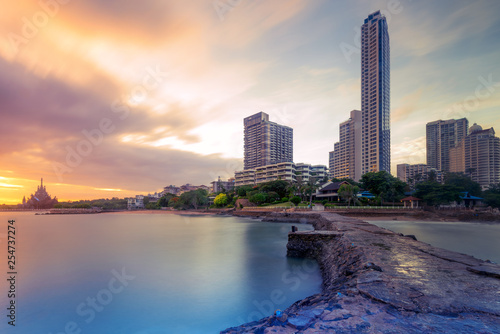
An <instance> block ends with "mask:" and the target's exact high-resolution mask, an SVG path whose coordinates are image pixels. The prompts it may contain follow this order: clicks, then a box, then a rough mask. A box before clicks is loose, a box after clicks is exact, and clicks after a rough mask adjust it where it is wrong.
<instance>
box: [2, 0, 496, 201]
mask: <svg viewBox="0 0 500 334" xmlns="http://www.w3.org/2000/svg"><path fill="white" fill-rule="evenodd" d="M41 3H43V4H45V5H44V6H41V5H40V4H39V3H32V2H27V1H20V2H17V3H9V5H8V6H5V8H4V10H3V11H2V13H0V37H1V38H0V69H1V70H2V73H4V76H2V78H1V79H0V113H1V117H2V122H1V123H0V139H1V140H2V150H1V151H0V203H7V204H16V203H20V201H21V199H22V196H23V194H27V193H30V192H31V189H34V188H36V185H37V184H38V183H39V179H40V177H43V178H44V181H45V183H46V184H48V185H50V189H51V193H53V194H55V195H57V196H58V198H59V199H60V200H62V201H64V200H73V199H87V198H103V197H104V198H106V197H127V196H132V195H135V194H137V193H147V192H151V191H155V190H159V189H161V188H163V187H164V186H166V185H169V184H184V183H188V182H189V183H193V184H202V183H203V184H209V183H210V182H211V181H213V180H216V179H217V177H218V176H221V177H222V178H223V179H226V178H228V177H231V173H233V175H234V171H236V170H242V169H243V127H242V125H241V120H242V119H243V118H245V117H247V116H248V115H253V114H255V113H257V112H259V111H263V112H265V113H267V114H269V116H270V119H272V120H273V121H274V122H276V123H278V124H282V125H285V126H289V127H291V128H293V129H294V161H295V162H306V163H311V164H322V165H328V152H330V151H332V150H333V148H334V147H333V145H334V143H335V142H336V141H337V140H338V138H339V124H340V123H342V122H344V121H345V120H346V119H348V118H349V112H350V111H351V110H353V109H360V110H361V103H360V102H361V100H360V97H361V80H360V77H361V73H360V71H361V68H360V66H359V64H360V60H361V55H360V53H361V48H360V46H361V44H360V35H361V32H360V27H361V25H362V24H363V21H364V19H365V18H366V17H367V16H368V15H369V14H371V13H373V12H375V11H377V10H381V11H382V13H383V14H384V15H386V17H387V21H388V26H389V35H390V36H391V141H392V145H391V165H392V173H393V174H395V173H396V165H397V164H400V163H409V164H416V163H426V151H425V131H426V123H428V122H431V121H436V120H439V119H442V120H445V119H459V118H463V117H467V119H468V120H469V122H470V123H471V124H473V123H478V124H481V125H482V126H483V127H484V128H491V127H493V128H495V129H497V130H498V128H500V116H499V115H498V110H499V107H500V69H498V67H497V60H498V56H499V54H500V45H499V44H498V43H495V41H496V40H497V38H496V37H495V36H497V35H498V33H499V32H500V18H498V17H497V15H496V13H498V12H499V10H500V3H498V2H497V1H476V2H473V3H470V2H468V1H451V0H449V1H442V2H439V3H435V2H431V1H421V2H418V3H416V2H411V1H404V0H401V1H373V2H372V1H352V2H347V1H346V2H341V3H338V2H336V3H331V2H328V1H319V0H318V1H305V0H303V1H301V0H294V1H291V2H287V5H286V6H285V5H282V4H280V3H255V2H250V1H244V0H242V1H239V2H231V3H232V4H233V5H231V6H229V5H226V6H222V7H221V6H220V3H226V2H225V1H222V0H221V1H215V2H212V1H201V0H200V1H192V2H190V4H189V5H186V4H185V3H184V2H180V1H168V2H165V1H163V2H157V1H145V2H142V3H140V4H136V3H134V2H127V1H124V2H119V3H114V2H107V3H102V2H98V1H88V2H85V3H76V2H69V3H67V4H62V1H61V3H59V2H56V1H53V2H41ZM47 3H50V4H52V6H47V5H46V4H47ZM227 3H229V2H227ZM54 4H55V5H54ZM217 4H219V6H217ZM89 143H90V144H89ZM78 151H79V152H80V154H79V153H78ZM75 152H76V153H75ZM68 157H69V158H68Z"/></svg>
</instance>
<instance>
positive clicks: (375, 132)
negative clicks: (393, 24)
mask: <svg viewBox="0 0 500 334" xmlns="http://www.w3.org/2000/svg"><path fill="white" fill-rule="evenodd" d="M390 69H391V66H390V47H389V32H388V28H387V21H386V19H385V17H384V16H382V15H381V14H380V11H377V12H375V13H373V14H370V15H369V16H368V18H366V19H365V21H364V24H363V25H362V26H361V111H362V122H363V128H362V141H361V150H362V151H361V152H362V154H361V174H365V173H368V172H377V171H380V170H385V171H387V172H390V171H391V130H390V110H391V105H390V101H391V81H390Z"/></svg>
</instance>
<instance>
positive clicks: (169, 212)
mask: <svg viewBox="0 0 500 334" xmlns="http://www.w3.org/2000/svg"><path fill="white" fill-rule="evenodd" d="M218 213H219V211H205V210H199V211H195V210H134V211H108V212H101V214H108V215H110V214H130V215H151V214H156V215H181V216H187V215H189V216H207V215H216V214H218Z"/></svg>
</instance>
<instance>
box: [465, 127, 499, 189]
mask: <svg viewBox="0 0 500 334" xmlns="http://www.w3.org/2000/svg"><path fill="white" fill-rule="evenodd" d="M463 151H464V156H465V174H466V175H469V176H470V177H471V179H472V180H474V181H476V182H477V183H479V184H480V185H481V187H482V188H483V189H487V188H488V187H489V186H491V185H493V184H498V183H499V182H500V138H498V137H495V130H493V128H490V129H486V130H483V128H482V127H480V126H479V125H477V124H474V125H473V126H471V128H470V134H469V135H468V136H466V137H465V139H464V149H463Z"/></svg>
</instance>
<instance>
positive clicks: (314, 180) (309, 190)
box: [304, 175, 319, 206]
mask: <svg viewBox="0 0 500 334" xmlns="http://www.w3.org/2000/svg"><path fill="white" fill-rule="evenodd" d="M318 187H319V183H318V177H316V176H315V175H311V176H309V179H308V180H307V182H306V184H305V187H304V190H305V192H306V194H308V195H309V206H312V195H313V193H314V192H315V191H316V189H318Z"/></svg>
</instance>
